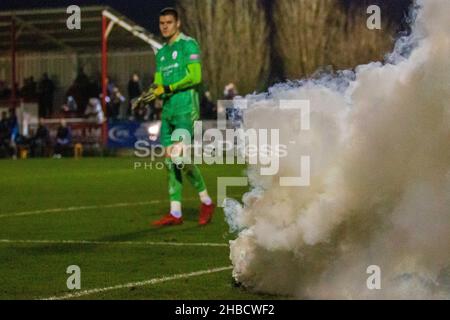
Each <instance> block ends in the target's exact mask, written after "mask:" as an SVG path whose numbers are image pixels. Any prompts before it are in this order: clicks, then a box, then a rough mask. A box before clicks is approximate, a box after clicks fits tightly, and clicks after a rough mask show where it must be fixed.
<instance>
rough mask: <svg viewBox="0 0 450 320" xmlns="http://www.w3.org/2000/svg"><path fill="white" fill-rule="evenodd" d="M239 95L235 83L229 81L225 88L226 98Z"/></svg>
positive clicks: (224, 94)
mask: <svg viewBox="0 0 450 320" xmlns="http://www.w3.org/2000/svg"><path fill="white" fill-rule="evenodd" d="M237 95H238V91H237V88H236V85H235V84H234V83H229V84H227V85H226V86H225V89H224V90H223V97H224V99H225V100H233V99H234V97H236V96H237Z"/></svg>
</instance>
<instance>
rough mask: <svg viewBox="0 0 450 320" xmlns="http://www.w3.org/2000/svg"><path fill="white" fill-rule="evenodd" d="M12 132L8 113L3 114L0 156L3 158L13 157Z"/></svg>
mask: <svg viewBox="0 0 450 320" xmlns="http://www.w3.org/2000/svg"><path fill="white" fill-rule="evenodd" d="M10 141H11V131H10V129H9V121H8V117H7V113H6V112H5V111H3V112H2V117H1V119H0V154H1V155H2V156H3V157H6V156H8V157H9V156H11V145H10Z"/></svg>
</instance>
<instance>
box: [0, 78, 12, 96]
mask: <svg viewBox="0 0 450 320" xmlns="http://www.w3.org/2000/svg"><path fill="white" fill-rule="evenodd" d="M10 96H11V89H9V88H8V86H7V85H6V82H5V81H3V80H0V100H1V99H8V98H9V97H10Z"/></svg>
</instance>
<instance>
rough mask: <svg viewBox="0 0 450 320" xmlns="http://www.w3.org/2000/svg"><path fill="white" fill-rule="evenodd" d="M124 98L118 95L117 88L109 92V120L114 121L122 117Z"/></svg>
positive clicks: (120, 94)
mask: <svg viewBox="0 0 450 320" xmlns="http://www.w3.org/2000/svg"><path fill="white" fill-rule="evenodd" d="M125 100H126V99H125V97H124V96H123V95H122V93H120V91H119V88H117V87H113V89H112V92H111V101H110V103H109V104H110V106H111V108H110V111H111V113H110V114H109V116H110V118H111V119H113V120H116V119H118V118H123V117H124V112H123V111H122V105H123V103H124V102H125Z"/></svg>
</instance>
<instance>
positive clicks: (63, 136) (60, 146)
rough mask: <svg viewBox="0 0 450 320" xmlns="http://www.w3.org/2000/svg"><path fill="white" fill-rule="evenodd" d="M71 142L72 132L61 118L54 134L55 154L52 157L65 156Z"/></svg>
mask: <svg viewBox="0 0 450 320" xmlns="http://www.w3.org/2000/svg"><path fill="white" fill-rule="evenodd" d="M71 144H72V133H71V131H70V128H69V127H68V126H67V123H66V121H65V120H64V119H61V121H60V125H59V127H58V132H57V134H56V144H55V155H54V158H58V159H60V158H62V157H63V156H67V154H68V152H69V151H70V148H71Z"/></svg>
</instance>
